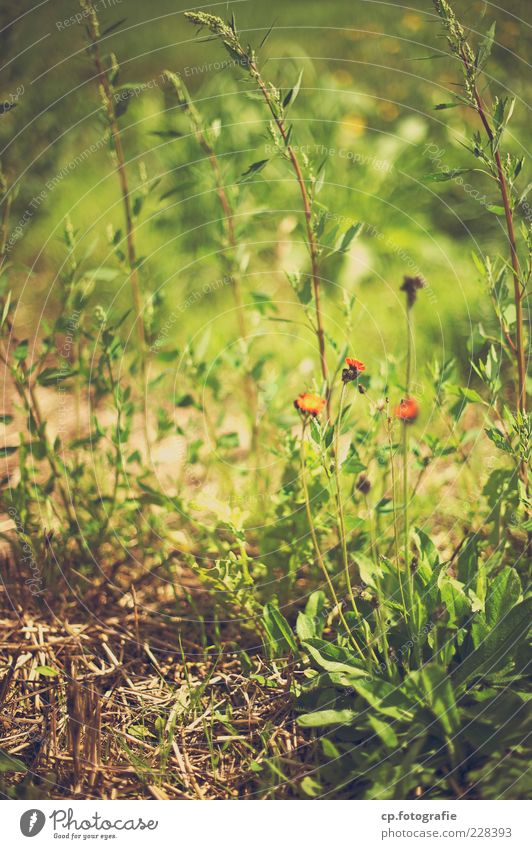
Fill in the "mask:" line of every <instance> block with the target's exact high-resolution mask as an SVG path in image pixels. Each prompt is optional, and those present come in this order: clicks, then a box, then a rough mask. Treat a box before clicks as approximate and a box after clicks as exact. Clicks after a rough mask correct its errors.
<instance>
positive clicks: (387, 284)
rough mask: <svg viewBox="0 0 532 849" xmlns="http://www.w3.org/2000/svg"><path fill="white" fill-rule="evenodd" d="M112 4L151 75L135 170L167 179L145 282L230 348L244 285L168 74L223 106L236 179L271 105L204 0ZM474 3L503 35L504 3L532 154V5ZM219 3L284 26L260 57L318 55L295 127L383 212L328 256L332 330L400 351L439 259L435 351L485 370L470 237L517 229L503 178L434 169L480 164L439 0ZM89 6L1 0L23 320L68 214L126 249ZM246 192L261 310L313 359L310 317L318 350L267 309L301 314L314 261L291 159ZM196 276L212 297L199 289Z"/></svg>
mask: <svg viewBox="0 0 532 849" xmlns="http://www.w3.org/2000/svg"><path fill="white" fill-rule="evenodd" d="M95 5H96V7H97V9H98V12H99V15H100V19H101V25H102V29H105V28H106V27H109V26H111V25H113V24H115V23H116V22H118V24H119V25H118V26H117V27H116V29H114V30H113V32H112V33H111V34H110V35H109V36H107V37H106V38H105V39H104V42H103V44H102V48H103V49H104V51H105V52H106V53H110V52H113V53H115V54H116V57H117V58H118V62H119V63H120V80H119V82H120V83H121V84H125V83H134V84H139V85H140V86H143V87H144V88H143V91H142V92H141V93H138V94H136V95H135V96H134V97H132V98H131V99H130V101H129V102H128V108H127V111H126V112H125V114H124V115H122V117H121V118H120V124H121V128H122V130H123V135H124V145H125V150H126V156H127V159H128V170H129V174H130V181H131V185H132V187H133V188H134V190H135V191H137V190H140V189H139V187H141V186H142V183H143V181H144V183H145V184H146V180H147V181H148V183H147V185H150V181H155V180H157V181H158V182H157V185H156V186H155V188H154V189H153V191H151V192H150V194H149V196H148V197H147V199H146V202H145V204H144V207H143V211H142V215H141V217H140V220H139V223H138V232H137V235H138V245H139V254H140V255H141V256H142V257H143V258H144V264H143V268H142V277H143V285H144V288H145V291H146V293H147V294H153V293H156V302H157V303H159V304H160V305H161V307H162V309H161V318H160V319H159V325H160V324H162V323H163V322H164V318H165V315H166V316H167V315H168V314H171V313H172V312H173V311H175V310H177V311H178V313H179V315H180V316H181V317H182V320H179V319H178V321H176V322H175V323H174V325H173V327H172V335H175V340H176V341H177V343H178V344H182V343H184V341H185V340H186V339H188V338H190V337H191V336H193V335H194V333H195V332H196V330H199V329H203V328H205V327H208V326H209V323H210V322H213V336H212V338H213V340H214V343H213V344H214V345H215V349H216V350H220V348H221V347H223V344H224V343H226V342H227V343H228V342H229V341H230V339H231V337H232V335H233V334H232V330H231V322H233V326H234V321H233V317H232V314H231V311H232V301H231V297H230V292H229V291H228V287H224V286H217V285H216V281H217V280H220V279H221V278H222V277H223V264H222V263H221V260H220V254H219V252H220V243H219V235H220V224H219V211H218V206H217V200H216V197H215V194H214V193H213V191H212V177H211V173H210V170H209V167H208V164H207V163H206V162H205V161H203V156H202V154H201V151H199V149H198V148H197V145H196V143H195V141H194V139H193V138H191V137H190V133H189V129H188V127H187V124H186V121H185V118H184V116H183V115H181V114H179V111H178V110H177V108H176V103H175V100H174V99H173V97H172V96H171V94H169V93H168V92H165V91H164V90H163V88H162V86H161V80H160V74H161V72H162V71H163V69H165V68H169V69H171V70H174V71H178V72H180V73H181V74H182V76H183V78H184V80H185V82H186V83H187V85H188V86H189V88H190V90H191V92H192V93H193V95H194V98H195V99H196V102H197V105H198V108H200V109H201V111H202V113H203V114H204V116H205V118H206V119H207V120H208V122H215V126H220V127H221V130H220V136H219V138H218V140H217V150H218V152H219V154H220V156H221V161H222V163H223V169H224V176H225V178H226V181H227V183H228V184H231V185H234V184H235V183H236V181H237V180H238V178H239V176H240V175H241V174H242V173H243V172H244V171H245V170H246V169H247V168H248V167H249V165H250V164H251V163H252V162H255V161H257V160H259V159H263V158H266V157H267V155H268V152H267V145H268V133H267V116H266V114H265V111H264V109H263V106H262V104H260V103H259V102H257V101H256V100H254V99H252V98H251V97H250V96H249V92H250V86H249V84H248V82H247V81H246V80H245V78H244V76H243V75H242V73H241V72H240V71H239V70H238V69H235V68H231V67H221V64H222V63H224V62H227V57H226V55H225V54H224V53H223V52H222V50H221V48H220V46H219V45H218V44H214V43H210V42H208V41H206V40H205V39H204V38H202V37H200V39H199V40H198V37H197V35H196V33H195V32H194V30H193V28H192V27H191V26H190V25H189V24H187V23H186V21H185V20H184V18H183V15H182V11H183V10H184V9H186V8H190V7H186V6H185V5H183V4H181V3H180V2H177V3H176V2H170V0H152V2H151V3H145V2H139V0H99V2H98V3H97V4H95ZM455 5H456V8H457V10H458V11H459V12H460V13H461V14H462V16H463V17H464V18H465V20H466V22H467V23H468V24H469V25H470V26H471V27H472V29H473V31H474V32H479V33H484V32H485V31H486V30H487V29H488V27H489V25H490V23H491V22H492V20H494V19H495V20H496V21H497V35H496V45H495V47H494V50H493V56H492V60H491V63H490V65H489V68H488V72H489V74H490V75H491V77H492V78H493V81H492V85H493V90H494V91H495V90H496V91H499V92H500V91H502V93H503V94H508V93H511V94H515V95H516V96H517V104H516V110H515V116H516V117H515V120H514V121H513V123H512V131H511V135H509V137H508V140H507V144H509V145H510V146H511V147H512V149H514V150H516V151H517V150H522V152H526V149H525V147H524V146H523V145H526V144H527V140H528V133H527V126H528V118H529V110H530V106H529V104H530V101H531V98H530V86H531V83H530V75H529V73H528V72H529V66H528V63H527V61H526V57H527V56H529V55H530V48H531V44H532V28H531V26H530V23H531V18H532V14H531V9H530V4H529V3H528V2H527V1H526V0H520V2H512V3H511V4H508V3H507V4H505V5H506V6H507V8H506V9H504V8H502V7H501V6H492V5H489V4H487V3H483V2H476V3H465V2H459V3H457V4H455ZM204 8H205V9H206V10H208V11H211V12H214V13H217V14H221V15H223V16H226V15H228V14H230V12H231V11H233V12H234V13H235V15H236V19H237V24H238V25H239V28H240V29H241V31H243V32H244V33H245V38H246V39H247V40H249V41H250V42H251V43H252V44H254V45H258V44H260V42H261V40H262V38H263V37H264V35H265V34H266V32H267V31H268V29H269V27H270V26H271V25H272V24H274V28H273V31H272V33H271V35H270V37H269V39H268V40H267V42H266V44H265V46H264V48H263V49H262V50H261V57H262V64H263V69H264V72H265V75H266V76H269V77H270V78H271V79H273V80H274V81H275V82H276V83H277V84H278V85H281V86H283V87H285V88H289V87H290V86H291V85H293V84H294V82H295V80H296V79H297V75H298V72H299V69H300V68H303V71H304V73H303V81H302V87H301V91H300V94H299V97H298V100H297V102H296V103H295V105H294V108H293V111H292V115H291V117H292V120H293V123H294V142H295V143H296V144H298V145H305V149H306V150H308V151H309V155H310V157H311V159H312V160H313V161H315V162H316V163H318V162H320V161H321V160H322V159H323V158H326V160H327V162H326V168H325V181H324V185H323V189H322V191H321V194H320V201H321V202H322V203H324V204H325V205H326V206H327V207H328V208H329V210H330V214H331V221H333V222H337V223H340V224H342V225H343V226H347V224H348V223H349V222H350V221H354V222H358V221H362V222H364V224H365V228H364V231H363V233H362V235H361V236H360V238H359V239H357V240H356V242H355V243H354V245H353V248H352V250H351V251H350V253H349V254H348V255H347V256H346V257H333V258H332V259H331V260H327V261H326V262H325V263H324V266H323V269H322V272H323V274H324V276H325V278H326V281H325V283H324V287H325V288H326V291H327V296H326V312H327V324H328V330H329V333H331V335H334V336H335V337H336V338H338V337H342V336H347V337H349V338H350V341H352V339H353V336H355V340H356V341H355V343H354V345H352V347H354V349H355V353H357V355H360V356H366V354H365V351H366V350H371V351H372V355H371V357H372V358H374V359H377V358H378V357H380V355H381V354H383V353H386V355H387V356H388V357H390V356H391V357H392V359H393V351H394V350H395V348H396V345H398V344H399V339H400V337H401V335H402V323H401V322H399V321H398V310H399V294H398V288H399V285H400V283H401V280H402V276H403V274H405V273H406V274H408V273H422V274H423V275H424V276H425V278H426V280H427V281H428V283H429V290H428V292H427V294H426V296H424V297H423V298H422V299H421V301H420V307H419V312H418V316H417V318H418V325H419V327H420V328H421V332H420V333H419V334H418V339H417V358H418V363H419V362H421V363H424V362H426V361H427V360H430V359H432V358H433V357H434V356H438V357H439V358H440V359H441V358H445V357H446V356H448V355H450V354H451V353H452V354H454V355H455V356H456V357H457V358H458V360H459V362H460V363H461V365H462V368H463V370H464V372H467V369H468V365H467V364H468V345H469V344H470V339H471V334H472V332H473V327H474V323H475V322H476V321H478V320H483V321H485V322H489V321H490V320H491V318H490V316H491V306H490V304H489V302H488V300H487V298H486V296H485V293H484V291H483V289H482V287H481V285H480V283H479V281H478V280H477V273H476V271H475V268H474V265H473V263H472V261H471V252H472V250H476V251H477V252H479V253H482V252H489V251H494V250H496V248H497V246H499V247H500V246H501V245H503V239H504V235H503V231H502V230H501V226H500V221H499V220H498V219H497V218H496V217H495V216H493V215H492V214H490V213H489V212H488V211H487V210H486V208H485V204H483V203H480V202H479V201H478V199H475V196H474V192H473V188H474V189H475V190H477V191H478V195H477V198H478V196H480V197H481V198H482V197H485V198H486V199H487V200H488V202H490V201H494V200H495V195H496V193H495V187H492V186H491V185H489V184H488V182H487V180H486V178H485V177H483V176H482V175H479V174H471V175H470V177H468V182H470V184H471V185H470V188H469V189H468V190H464V187H463V186H459V185H457V184H455V183H452V182H443V183H440V182H438V183H430V182H428V183H427V182H424V179H423V178H424V177H425V176H426V175H427V174H429V173H431V172H434V171H437V170H438V168H439V167H441V166H442V165H447V166H448V167H451V168H454V167H460V166H467V165H470V164H471V163H470V156H469V154H468V153H467V151H465V150H464V148H463V147H462V145H461V142H462V141H464V126H466V127H467V126H469V128H470V129H474V127H475V116H474V115H472V114H470V113H469V112H467V111H466V110H463V109H461V108H459V109H453V110H448V111H447V110H446V111H438V110H435V108H434V107H435V106H436V105H437V104H438V103H442V102H448V101H449V100H450V99H451V96H450V94H449V91H450V90H458V89H457V87H456V83H457V81H458V80H459V69H458V68H457V67H456V66H455V65H454V64H453V61H452V60H451V59H449V58H448V56H447V54H446V43H445V40H444V39H443V38H442V33H441V27H440V25H439V22H438V21H437V20H436V18H435V16H434V13H433V8H432V4H431V3H430V2H428V0H427V2H418V0H412V2H409V3H408V5H407V4H401V3H393V2H392V3H391V2H373V1H372V2H366V1H365V0H354V2H353V0H351V2H344V0H342V1H341V2H328V3H320V2H313V3H312V2H308V0H305V2H303V0H297V1H296V2H291V3H286V2H285V3H282V2H279V0H271V2H270V3H268V4H263V3H259V2H256V0H249V1H246V2H236V3H231V4H225V3H221V4H218V5H214V6H209V7H204ZM78 12H79V7H78V4H77V3H76V2H66V0H65V2H53V3H52V2H41V3H29V4H20V3H18V2H11V1H10V0H8V2H3V4H2V9H1V12H0V15H1V19H2V37H3V40H4V47H3V54H2V55H3V65H4V69H3V76H2V92H0V96H1V97H2V98H3V99H4V101H6V102H8V103H16V108H13V109H11V110H10V111H6V112H4V114H3V115H1V116H0V119H1V120H0V134H1V139H0V142H1V148H2V154H1V160H2V165H3V168H4V171H5V172H6V174H7V176H8V179H9V181H10V182H14V183H16V185H17V187H18V194H17V197H16V200H15V202H14V206H13V211H12V227H16V226H17V225H19V226H20V228H21V229H20V232H21V238H20V239H19V240H17V241H16V243H14V245H13V247H12V250H11V251H10V259H11V261H12V262H13V263H14V266H13V273H14V274H15V275H16V276H17V279H18V282H19V285H20V290H21V291H23V295H22V310H21V313H20V316H21V320H22V321H25V322H27V323H32V322H34V320H35V315H37V316H40V315H41V314H42V313H43V312H44V313H46V311H47V310H48V309H51V308H52V306H53V307H54V308H55V307H56V306H57V299H58V294H57V292H58V287H57V274H58V273H60V271H61V266H62V263H63V262H64V260H65V247H64V243H63V240H62V230H63V222H64V219H65V216H66V215H68V216H69V217H70V219H71V221H72V224H73V226H74V227H75V229H76V230H77V232H78V238H79V241H80V249H81V253H82V254H83V251H87V252H90V260H87V262H88V264H89V266H90V267H92V268H94V267H97V266H99V265H100V264H101V265H103V267H104V268H105V269H107V268H108V267H111V268H112V267H116V262H115V259H114V257H113V256H112V254H110V249H109V245H108V231H109V226H110V225H112V226H113V227H115V228H116V227H120V226H121V206H120V194H119V191H118V186H117V182H116V179H115V175H114V173H113V165H112V161H111V157H110V156H109V150H108V149H107V147H106V146H105V145H104V144H103V143H102V139H103V137H104V123H103V121H102V118H101V113H100V103H99V97H98V90H97V86H96V83H95V81H94V78H93V73H94V72H93V69H92V66H91V61H90V58H89V57H88V56H87V54H86V52H85V43H86V42H85V31H84V27H83V24H82V23H79V22H78V21H76V20H75V19H73V16H75V15H76V14H77V13H78ZM217 122H221V123H220V124H219V125H218V123H217ZM91 146H94V147H91ZM87 151H89V152H87ZM436 151H438V153H437V159H435V158H434V156H435V152H436ZM431 157H432V158H431ZM522 179H523V184H524V185H526V183H527V182H528V181H529V180H530V179H531V175H530V172H529V171H528V173H527V172H526V170H525V173H523V175H522ZM233 197H234V202H235V206H236V210H237V216H238V222H239V229H240V238H241V241H242V243H243V244H244V245H245V247H246V250H247V251H248V252H249V255H250V259H249V263H248V266H247V271H246V275H245V285H246V289H247V293H248V295H247V301H248V302H252V303H253V302H254V301H253V299H252V297H251V293H255V294H256V293H257V292H259V293H261V294H262V295H264V298H265V299H270V301H271V310H270V313H269V314H268V310H267V309H266V310H264V309H262V313H261V314H260V315H259V314H257V315H256V316H255V318H254V322H255V325H254V326H256V327H257V328H258V327H259V325H260V327H261V328H262V329H261V333H265V334H266V336H265V344H270V345H272V346H273V345H275V346H279V345H281V346H283V348H285V349H286V353H287V357H289V358H291V357H293V358H296V355H297V357H298V358H300V356H301V352H302V351H307V352H309V353H310V354H311V355H313V349H312V342H311V337H310V336H309V337H305V335H304V333H305V332H304V331H302V334H303V336H302V347H301V346H297V345H296V346H292V344H291V338H292V337H288V338H285V337H284V336H283V335H279V333H281V331H280V330H279V325H278V324H276V323H275V321H273V322H272V321H270V324H268V327H267V328H266V329H264V323H263V319H264V317H265V315H266V318H267V319H268V320H270V319H271V318H275V313H274V312H273V311H274V309H277V310H278V315H287V314H288V315H289V314H291V313H293V314H294V315H295V314H296V307H295V306H293V302H294V295H293V292H292V290H291V288H290V286H289V284H288V282H287V280H286V278H285V275H284V273H283V272H284V270H285V269H290V268H296V267H298V266H300V265H301V264H304V263H305V250H304V244H303V241H302V232H303V231H302V229H301V224H302V220H301V213H300V210H299V197H298V194H297V187H296V186H295V185H294V183H293V180H292V177H291V175H290V173H289V172H288V171H287V169H286V168H285V167H284V165H283V163H280V162H279V161H273V162H271V163H270V164H269V165H268V167H267V168H266V169H265V170H264V171H262V172H261V174H260V175H258V177H257V178H256V179H255V180H254V181H253V182H251V183H249V184H245V185H243V186H240V187H239V188H235V189H234V195H233ZM28 211H29V216H28ZM25 219H26V220H25ZM122 276H123V275H122ZM99 277H100V278H101V279H99V280H98V283H97V288H96V291H95V293H94V296H93V301H94V303H96V302H105V303H113V304H114V303H116V302H117V301H118V303H119V305H120V306H121V307H122V306H123V305H126V306H127V304H128V298H129V295H128V289H127V286H126V285H124V280H123V279H121V277H120V275H118V276H116V277H115V276H113V275H112V274H111V275H109V276H108V277H109V279H106V273H105V272H103V273H102V274H100V275H99ZM111 278H112V279H111ZM204 286H205V287H206V288H207V289H208V297H207V296H205V290H204V289H203V287H204ZM199 291H201V292H202V293H203V295H201V296H199V295H198V296H197V298H196V300H195V301H194V297H195V295H194V293H197V292H199ZM345 294H348V295H354V296H355V297H356V299H357V300H356V308H355V311H354V323H353V327H352V328H349V327H346V325H345V321H344V319H343V312H342V309H341V304H342V302H343V299H344V296H345ZM187 298H188V299H189V300H188V301H187ZM255 300H256V299H255ZM191 304H193V308H190V306H191ZM225 310H228V311H229V312H228V313H227V314H226V313H225ZM290 332H291V333H292V332H293V331H292V330H291V331H290ZM272 334H273V336H272ZM267 339H268V340H269V341H266V340H267ZM362 340H363V342H362ZM339 341H340V342H341V341H342V339H341V338H340V339H339ZM309 345H311V347H309ZM361 349H363V350H361Z"/></svg>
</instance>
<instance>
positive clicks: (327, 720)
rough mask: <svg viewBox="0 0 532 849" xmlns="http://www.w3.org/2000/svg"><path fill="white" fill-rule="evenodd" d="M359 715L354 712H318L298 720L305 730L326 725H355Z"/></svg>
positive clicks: (305, 715) (304, 715) (306, 714)
mask: <svg viewBox="0 0 532 849" xmlns="http://www.w3.org/2000/svg"><path fill="white" fill-rule="evenodd" d="M358 716H359V714H358V713H357V712H356V711H354V710H316V711H314V712H313V713H304V714H303V716H300V717H299V718H298V720H297V721H298V724H299V725H301V726H302V727H303V728H319V727H321V726H324V725H353V723H354V722H355V721H356V719H357V717H358Z"/></svg>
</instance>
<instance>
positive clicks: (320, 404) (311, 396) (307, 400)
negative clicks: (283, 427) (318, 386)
mask: <svg viewBox="0 0 532 849" xmlns="http://www.w3.org/2000/svg"><path fill="white" fill-rule="evenodd" d="M326 403H327V402H326V400H325V398H322V397H321V396H320V395H317V394H316V393H315V392H302V393H301V395H298V396H297V398H296V400H295V401H294V407H295V408H296V410H299V412H300V413H303V414H304V415H307V416H317V415H318V413H321V411H322V410H323V408H324V407H325V404H326Z"/></svg>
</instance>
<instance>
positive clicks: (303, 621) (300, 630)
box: [296, 613, 317, 642]
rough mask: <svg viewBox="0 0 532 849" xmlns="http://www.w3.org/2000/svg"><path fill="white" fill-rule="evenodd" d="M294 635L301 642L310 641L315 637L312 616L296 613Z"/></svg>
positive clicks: (314, 624) (314, 625)
mask: <svg viewBox="0 0 532 849" xmlns="http://www.w3.org/2000/svg"><path fill="white" fill-rule="evenodd" d="M296 633H297V636H298V637H299V639H300V640H301V642H304V641H305V640H312V639H313V637H315V636H317V635H316V623H315V621H314V619H313V617H312V616H307V614H306V613H298V615H297V622H296Z"/></svg>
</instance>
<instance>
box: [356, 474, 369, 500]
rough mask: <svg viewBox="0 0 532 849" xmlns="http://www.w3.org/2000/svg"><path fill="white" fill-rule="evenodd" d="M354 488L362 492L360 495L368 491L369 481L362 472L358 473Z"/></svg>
mask: <svg viewBox="0 0 532 849" xmlns="http://www.w3.org/2000/svg"><path fill="white" fill-rule="evenodd" d="M356 488H357V490H358V491H359V492H361V493H362V495H367V494H368V492H369V491H370V489H371V481H370V479H369V478H368V476H367V475H365V474H364V472H361V473H360V475H359V476H358V480H357V483H356Z"/></svg>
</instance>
